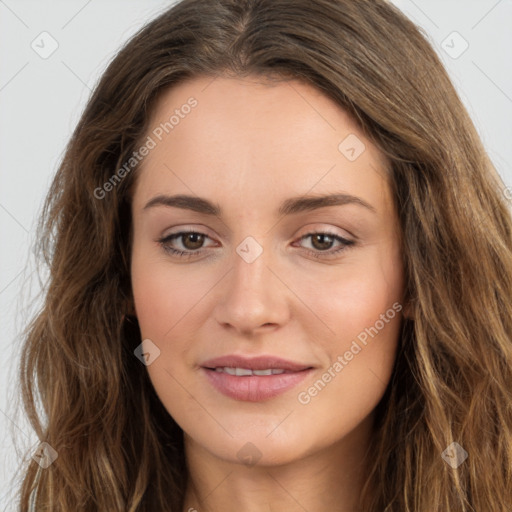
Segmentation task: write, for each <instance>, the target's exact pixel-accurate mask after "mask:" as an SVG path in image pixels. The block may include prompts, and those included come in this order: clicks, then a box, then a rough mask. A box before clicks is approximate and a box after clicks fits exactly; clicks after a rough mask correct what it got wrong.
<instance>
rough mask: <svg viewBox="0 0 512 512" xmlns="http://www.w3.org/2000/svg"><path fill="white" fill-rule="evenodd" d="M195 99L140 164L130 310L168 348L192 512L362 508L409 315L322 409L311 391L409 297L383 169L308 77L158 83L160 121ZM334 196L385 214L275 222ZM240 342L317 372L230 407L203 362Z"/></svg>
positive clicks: (305, 215) (392, 325)
mask: <svg viewBox="0 0 512 512" xmlns="http://www.w3.org/2000/svg"><path fill="white" fill-rule="evenodd" d="M191 96H193V97H194V98H195V99H196V100H197V101H198V104H197V106H196V107H195V108H194V109H192V110H191V112H190V113H189V114H188V115H187V116H184V118H183V119H180V122H179V124H177V125H176V126H175V127H174V129H173V130H172V131H170V132H169V134H166V135H165V136H164V137H163V138H162V141H159V142H158V144H157V145H156V147H155V148H154V149H152V150H151V151H150V152H149V154H148V155H147V156H146V157H145V158H144V160H143V162H142V165H141V167H140V169H138V170H137V172H139V174H138V176H137V183H136V187H135V189H134V195H133V201H132V213H133V226H132V229H133V246H132V263H131V274H132V286H133V296H134V302H135V312H136V315H137V317H138V321H139V325H140V328H141V334H142V339H150V340H152V342H153V343H154V345H155V346H157V347H158V348H159V350H160V355H159V356H158V357H156V359H154V361H153V362H152V363H151V364H149V365H148V366H147V371H148V372H149V376H150V379H151V381H152V383H153V386H154V388H155V390H156V392H157V394H158V396H159V398H160V400H161V401H162V403H163V404H164V406H165V407H166V409H167V410H168V412H169V414H171V415H172V416H173V417H174V419H175V420H176V421H177V422H178V424H179V425H180V426H181V427H182V429H183V430H184V433H185V449H186V457H187V463H188V467H189V473H190V476H191V478H190V484H189V486H188V488H187V493H186V500H185V505H184V508H183V511H189V510H190V509H192V510H193V509H194V508H195V509H197V510H198V511H199V512H203V511H216V512H218V511H219V510H222V511H224V512H230V511H239V510H244V511H247V512H255V511H263V510H265V511H271V510H272V511H282V510H286V511H291V512H293V511H301V512H303V510H304V509H306V510H308V511H309V512H316V511H318V512H320V511H322V512H325V510H336V511H340V512H347V511H352V510H356V508H355V507H356V499H357V496H358V493H359V491H360V489H361V485H362V482H363V479H364V477H365V476H366V474H367V473H366V472H367V466H366V465H365V463H364V460H363V455H364V453H365V449H366V447H367V446H368V442H369V440H370V438H371V436H372V423H373V420H374V409H375V406H376V405H377V404H378V402H379V400H380V399H381V397H382V395H383V393H384V391H385V389H386V386H387V384H388V382H389V379H390V376H391V371H392V366H393V362H394V360H395V356H396V349H397V343H398V335H399V327H400V322H401V319H402V313H403V311H402V312H397V314H396V315H395V316H394V318H393V319H388V322H386V323H385V326H384V327H383V328H382V329H381V330H379V331H378V334H377V335H375V336H374V337H373V338H370V337H369V340H368V343H367V345H366V346H364V348H363V349H362V350H361V351H360V352H358V353H357V355H355V356H354V357H353V359H351V360H350V361H347V365H346V366H344V367H343V370H342V371H341V372H339V373H336V372H334V373H335V375H336V376H335V377H333V378H332V379H331V381H330V382H329V383H328V384H327V385H326V386H325V387H324V388H323V389H321V391H320V392H318V393H317V394H316V396H314V397H311V399H310V401H309V403H300V401H299V400H298V395H299V393H300V392H304V391H307V390H308V388H310V387H311V386H312V385H313V384H314V383H315V382H316V381H317V380H318V379H321V378H322V375H323V374H325V373H326V372H328V369H329V368H330V367H331V368H332V365H333V363H334V362H335V361H336V360H337V358H338V356H340V355H341V356H343V354H344V353H345V352H346V351H347V350H349V349H350V346H351V343H352V342H353V341H354V340H355V339H356V338H357V336H358V335H359V334H360V333H361V332H363V331H364V330H365V329H366V328H369V327H371V326H374V325H375V323H376V321H377V320H379V318H381V316H380V315H382V314H385V313H386V311H387V310H389V309H390V308H391V307H392V305H393V304H394V303H395V302H398V303H399V304H400V305H401V300H402V296H403V267H402V254H401V250H400V243H399V242H400V238H399V237H400V235H399V229H398V226H399V224H398V218H397V214H396V211H395V207H394V204H393V200H392V196H391V190H390V187H389V183H388V181H387V178H386V169H387V166H388V162H387V161H386V159H385V158H384V156H383V155H382V154H381V153H380V152H379V151H378V150H377V148H376V147H375V146H374V145H372V144H371V143H370V141H369V140H368V139H366V138H365V137H364V135H363V134H362V133H361V131H360V130H359V129H358V127H357V125H356V124H355V123H354V121H353V120H352V119H351V118H350V117H349V116H348V115H347V114H346V113H345V111H344V110H342V109H341V108H340V107H339V106H338V105H337V104H336V103H334V102H333V101H332V100H330V99H329V98H327V97H326V96H324V95H323V94H322V93H321V92H319V91H318V90H316V89H315V88H314V87H312V86H311V85H308V84H305V83H302V82H300V81H297V80H292V81H288V82H284V81H283V82H279V83H273V84H268V83H266V82H264V80H263V79H262V78H261V77H249V78H245V79H238V78H217V79H215V80H213V81H212V78H205V77H201V78H194V79H192V80H189V81H187V82H185V83H182V84H180V85H178V86H176V87H173V88H172V89H171V90H168V91H166V92H165V93H164V94H163V96H162V97H161V98H160V100H159V102H158V104H157V106H156V109H155V110H154V112H153V115H152V118H151V120H150V124H149V126H150V127H151V129H152V128H153V127H156V126H158V125H159V124H160V123H161V122H164V121H166V120H168V119H169V117H170V115H172V113H173V111H174V110H175V109H176V108H180V107H181V105H183V104H185V103H186V102H187V99H188V98H190V97H191ZM151 129H150V130H149V131H148V135H151ZM349 134H355V135H356V136H357V137H358V138H359V140H360V141H361V142H363V143H364V145H365V150H364V151H363V152H362V153H361V154H360V156H358V158H356V159H355V160H354V161H350V160H348V159H347V158H346V157H345V155H344V154H342V152H340V151H339V150H338V145H339V144H340V142H341V141H343V140H344V139H345V137H346V136H347V135H349ZM334 192H343V193H346V194H352V195H355V196H358V197H360V198H361V199H363V200H364V201H366V202H367V203H369V204H370V205H371V206H372V207H373V208H374V209H375V211H371V210H369V209H367V208H364V207H362V206H360V205H357V204H345V205H337V206H328V207H324V208H321V209H317V210H313V211H305V212H301V213H297V214H292V215H287V216H281V217H280V216H278V215H276V211H277V209H278V207H279V206H280V204H281V202H282V201H284V200H285V199H288V198H290V197H294V196H303V195H305V194H307V195H322V194H329V193H334ZM160 194H167V195H173V194H189V195H195V196H200V197H204V198H206V199H208V200H210V201H212V202H214V203H217V204H219V205H220V206H221V208H222V210H223V212H222V215H221V216H212V215H205V214H201V213H196V212H192V211H188V210H185V209H181V208H176V207H170V206H163V205H160V206H154V207H151V208H147V209H144V206H145V205H146V204H147V202H148V201H149V200H150V199H152V198H153V197H155V196H157V195H160ZM190 229H195V230H196V231H200V232H202V233H204V234H206V237H205V239H204V241H203V242H202V245H201V242H198V241H197V240H194V239H192V240H190V238H187V237H182V238H178V239H175V240H174V241H173V242H170V243H169V244H170V245H171V246H172V247H174V248H176V249H179V250H185V251H186V250H188V251H189V252H193V251H194V250H196V251H197V250H198V249H201V248H202V249H203V252H202V253H200V254H199V255H198V256H193V257H192V258H190V259H180V258H179V257H178V256H172V255H170V254H169V253H167V252H166V251H165V250H164V249H163V247H162V245H161V244H160V243H159V242H158V240H159V239H160V238H162V237H163V236H167V235H168V234H174V233H177V232H180V231H187V230H190ZM315 231H318V232H326V231H327V232H331V233H334V234H336V235H338V236H341V237H344V238H347V239H349V240H353V241H356V243H355V244H354V245H352V246H348V247H346V248H345V249H344V250H343V251H341V252H340V253H338V254H336V255H333V256H331V257H329V256H326V253H328V252H329V251H331V252H332V251H334V250H336V249H338V248H339V247H340V243H339V242H337V241H332V242H331V244H330V245H329V244H328V243H325V242H324V245H322V244H321V243H318V242H317V243H316V244H314V240H313V238H314V237H309V238H304V239H302V240H301V237H303V236H305V235H307V234H309V233H312V232H315ZM248 236H251V237H253V238H254V239H255V240H256V241H257V242H258V243H259V245H260V246H261V247H262V248H263V253H262V254H261V255H260V256H259V257H258V258H256V260H255V261H253V262H252V263H248V262H247V261H245V260H244V259H243V258H241V257H240V256H239V254H238V253H237V252H236V248H237V247H238V246H239V244H240V243H241V242H242V241H243V240H244V239H245V238H246V237H248ZM320 242H321V241H320ZM322 247H324V249H323V252H322ZM308 250H309V251H316V254H318V255H319V258H315V257H314V256H312V255H311V254H310V253H308ZM233 353H236V354H243V355H248V356H253V355H262V354H263V355H275V356H279V357H283V358H285V359H290V360H293V361H296V362H300V363H305V364H307V365H308V366H313V367H314V371H313V373H312V374H311V375H310V376H308V378H307V379H306V380H305V381H303V382H301V383H300V384H299V385H298V386H297V387H296V388H293V389H291V390H288V391H286V392H285V393H284V394H282V395H279V396H277V397H275V398H272V399H270V400H266V401H262V402H246V401H240V400H234V399H232V398H228V397H226V396H224V395H222V394H221V393H219V392H218V391H217V390H216V389H215V388H213V387H212V386H211V384H210V383H209V382H208V381H207V379H206V378H205V377H204V375H203V371H202V370H201V369H200V364H201V362H204V361H205V360H207V359H210V358H213V357H217V356H221V355H226V354H233ZM331 373H332V369H331ZM248 442H250V443H252V445H254V446H255V447H256V448H257V451H256V450H255V449H254V448H252V447H251V448H249V451H251V450H252V452H251V454H252V455H253V460H252V462H253V463H254V462H255V463H254V464H252V465H244V464H243V461H241V460H240V459H239V457H238V456H237V453H238V452H239V450H240V449H241V448H242V447H243V446H244V445H246V443H248ZM246 449H247V448H246ZM191 512H192V511H191Z"/></svg>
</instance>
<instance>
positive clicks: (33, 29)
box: [0, 0, 512, 510]
mask: <svg viewBox="0 0 512 512" xmlns="http://www.w3.org/2000/svg"><path fill="white" fill-rule="evenodd" d="M171 3H172V2H171V1H169V0H165V1H164V0H144V1H142V0H132V1H127V0H125V1H121V0H106V1H105V0H104V1H101V2H100V1H99V0H88V1H87V0H80V1H76V0H65V1H62V0H61V1H48V0H44V1H41V0H32V1H29V0H27V1H23V0H0V40H1V43H0V62H1V67H0V141H1V145H0V183H1V186H0V234H1V240H2V242H1V244H2V245H1V265H0V315H1V326H2V335H1V337H0V350H1V353H2V354H3V357H4V363H3V365H2V369H1V371H0V433H1V436H0V460H1V462H0V510H14V502H13V501H12V500H13V496H14V490H15V485H16V481H17V479H18V478H19V477H20V476H21V475H19V474H18V473H17V469H18V464H19V461H20V456H21V451H22V450H25V449H28V448H33V449H35V448H36V447H37V445H38V439H37V437H36V436H35V434H34V433H33V432H32V431H31V429H30V427H29V426H28V423H27V421H26V420H25V419H24V417H23V414H22V413H21V410H20V409H19V404H18V402H19V399H18V392H17V389H16V388H15V384H16V379H17V374H16V369H17V364H18V360H19V359H18V358H19V349H20V341H21V339H20V335H19V333H20V332H21V330H22V329H23V327H24V326H25V325H26V322H27V321H28V319H29V318H30V315H31V313H33V312H34V308H35V307H37V301H36V302H35V303H34V304H32V305H30V300H31V299H33V298H34V297H35V293H36V292H37V291H38V281H37V278H36V276H37V274H36V273H35V272H34V268H35V266H34V262H33V258H32V256H31V254H30V248H31V247H32V243H33V240H34V235H35V230H36V220H37V215H38V212H39V210H40V207H41V205H42V200H43V198H44V195H45V193H46V191H47V188H48V186H49V183H50V179H51V177H52V175H53V174H54V172H55V171H56V169H57V165H58V163H59V161H60V159H61V157H62V155H63V152H64V148H65V145H66V143H67V140H68V138H69V136H70V135H71V132H72V130H73V128H74V126H75V124H76V122H77V121H78V119H79V116H80V114H81V112H82V109H83V108H84V105H85V102H86V101H87V98H88V97H89V94H90V91H91V89H92V88H93V86H94V84H95V83H96V81H97V79H98V78H99V76H100V75H101V73H102V72H103V70H104V69H105V67H106V65H107V63H108V62H109V61H110V59H111V58H112V57H113V56H114V55H115V53H116V50H118V49H119V47H120V46H121V45H122V44H123V43H124V42H125V41H126V40H127V39H128V38H129V37H130V36H131V35H132V34H134V33H135V32H136V31H137V30H138V29H139V28H140V27H141V26H142V25H143V24H144V23H145V22H147V21H148V20H150V19H152V18H153V17H154V16H156V15H157V14H158V13H159V12H161V11H162V10H164V9H165V8H167V7H168V6H169V5H171ZM393 3H395V4H396V5H397V6H398V7H400V8H401V9H402V10H403V11H404V12H405V13H406V14H407V15H408V16H409V17H410V18H411V19H412V20H413V21H414V22H415V23H416V24H417V25H419V26H420V27H422V28H423V30H424V32H426V33H427V35H428V38H429V39H430V41H431V43H432V44H433V46H434V47H435V48H436V50H437V52H438V53H439V55H440V56H441V57H442V59H443V62H444V63H445V65H446V67H447V69H448V71H449V73H450V75H451V77H452V79H453V82H454V84H455V86H456V88H457V90H458V91H459V94H460V96H461V98H462V100H463V102H464V103H465V105H466V107H467V108H468V110H469V113H470V115H471V116H472V118H473V120H474V122H475V124H476V127H477V129H478V131H479V133H480V135H481V137H482V139H483V141H484V144H485V146H486V148H487V150H488V151H489V154H490V156H491V158H492V159H493V161H494V163H495V165H496V167H497V169H498V171H499V173H500V175H501V176H502V178H503V180H504V182H505V185H506V186H511V185H512V122H511V119H512V67H511V64H510V62H511V61H510V49H511V48H512V30H511V27H512V0H500V1H497V0H472V1H471V0H465V1H460V0H451V1H448V0H434V1H433V0H428V1H427V0H415V1H413V0H394V1H393ZM43 31H47V32H48V33H50V34H51V36H52V37H53V38H54V39H55V40H56V41H57V43H58V45H59V46H58V48H57V50H56V51H55V52H54V53H53V54H52V55H51V56H50V57H48V58H46V59H43V58H41V57H40V56H39V55H38V53H36V51H34V50H33V49H32V47H31V44H32V42H33V41H34V40H35V43H34V44H39V45H40V46H42V44H43V43H41V42H40V41H41V36H40V34H41V32H43ZM454 31H456V32H458V33H459V34H460V36H461V37H462V38H463V39H464V40H465V41H466V42H467V43H464V41H463V39H461V38H460V37H459V36H458V35H453V34H452V33H453V32H454ZM43 37H44V36H43ZM46 41H47V42H46V43H45V48H46V49H48V48H49V46H48V44H49V40H46ZM443 41H444V43H443ZM38 42H39V43H38ZM465 44H468V45H469V46H468V48H467V50H466V51H464V53H462V54H461V55H460V56H457V55H458V53H460V52H461V50H462V49H463V48H464V46H463V45H465ZM397 51H400V49H399V48H398V49H397ZM448 52H450V53H451V54H452V55H451V56H450V55H449V53H448ZM455 56H457V58H454V57H455ZM13 436H16V446H17V448H18V450H20V451H19V452H17V450H16V449H15V444H14V441H13Z"/></svg>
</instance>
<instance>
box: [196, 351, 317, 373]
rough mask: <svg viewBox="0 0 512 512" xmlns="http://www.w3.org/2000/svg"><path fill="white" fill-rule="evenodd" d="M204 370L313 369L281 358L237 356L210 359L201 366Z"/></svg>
mask: <svg viewBox="0 0 512 512" xmlns="http://www.w3.org/2000/svg"><path fill="white" fill-rule="evenodd" d="M201 366H202V367H203V368H218V367H221V368H224V367H228V368H245V369H247V370H267V369H271V370H279V369H280V370H287V371H289V372H300V371H302V370H307V369H308V368H311V365H307V364H301V363H295V362H293V361H288V360H286V359H282V358H280V357H273V356H258V357H243V356H238V355H235V354H231V355H227V356H221V357H216V358H214V359H208V361H205V362H204V363H202V364H201Z"/></svg>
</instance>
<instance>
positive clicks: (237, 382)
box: [201, 368, 312, 402]
mask: <svg viewBox="0 0 512 512" xmlns="http://www.w3.org/2000/svg"><path fill="white" fill-rule="evenodd" d="M201 370H202V371H203V372H204V373H205V374H206V377H207V378H208V380H209V381H210V383H211V384H212V385H213V387H214V388H215V389H217V391H220V392H221V393H222V394H223V395H226V396H228V397H230V398H233V399H235V400H243V401H246V402H262V401H264V400H268V399H270V398H274V397H275V396H278V395H280V394H282V393H284V392H285V391H288V390H289V389H291V388H293V387H295V386H296V385H297V384H299V382H302V381H303V380H304V379H305V378H306V377H307V376H308V375H309V374H310V373H311V372H312V368H309V369H307V370H302V371H300V372H293V373H281V374H279V375H259V376H241V377H237V376H236V375H229V373H224V372H217V371H215V370H210V369H208V368H201Z"/></svg>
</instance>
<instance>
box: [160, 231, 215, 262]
mask: <svg viewBox="0 0 512 512" xmlns="http://www.w3.org/2000/svg"><path fill="white" fill-rule="evenodd" d="M206 238H210V237H209V236H208V235H205V234H204V233H200V232H198V231H180V232H179V233H174V234H172V235H169V236H166V237H163V238H161V239H159V240H158V243H159V244H160V245H161V246H162V248H163V249H164V251H166V252H168V253H170V254H173V255H175V256H179V257H182V258H190V257H191V256H197V255H198V254H200V253H202V252H203V248H202V245H203V243H204V241H205V239H206ZM174 240H181V244H182V246H183V247H184V249H185V250H181V249H176V248H174V247H172V245H171V242H173V241H174Z"/></svg>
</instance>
